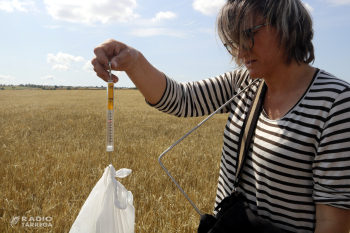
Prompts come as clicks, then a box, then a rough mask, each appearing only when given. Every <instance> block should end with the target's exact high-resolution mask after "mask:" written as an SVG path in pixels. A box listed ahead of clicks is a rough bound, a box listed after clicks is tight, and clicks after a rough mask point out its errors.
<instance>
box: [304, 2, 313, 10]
mask: <svg viewBox="0 0 350 233" xmlns="http://www.w3.org/2000/svg"><path fill="white" fill-rule="evenodd" d="M303 3H304V5H305V7H306V9H307V10H308V11H310V12H312V11H314V8H313V7H312V6H310V5H309V4H308V3H306V2H303Z"/></svg>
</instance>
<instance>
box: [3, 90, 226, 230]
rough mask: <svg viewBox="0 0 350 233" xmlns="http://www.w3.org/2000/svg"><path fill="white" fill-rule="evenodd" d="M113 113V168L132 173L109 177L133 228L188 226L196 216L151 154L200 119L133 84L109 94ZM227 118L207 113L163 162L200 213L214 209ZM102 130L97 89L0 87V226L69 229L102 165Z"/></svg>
mask: <svg viewBox="0 0 350 233" xmlns="http://www.w3.org/2000/svg"><path fill="white" fill-rule="evenodd" d="M114 114H115V141H114V146H115V150H114V152H113V153H112V164H113V166H114V167H115V169H116V170H118V169H120V168H129V169H132V174H131V175H129V176H128V177H126V178H123V179H118V181H119V182H121V183H122V184H123V185H124V186H125V187H126V188H127V189H128V190H130V191H131V192H132V193H133V195H134V206H135V210H136V225H135V232H147V233H148V232H164V233H171V232H196V229H197V226H198V222H199V218H200V216H199V214H198V213H197V212H196V211H195V210H194V208H193V207H192V206H191V205H190V203H189V202H188V201H187V200H186V199H185V198H184V196H183V195H182V194H181V192H180V191H179V190H178V189H177V187H176V186H175V184H174V183H172V181H171V180H170V178H169V177H168V176H167V175H166V173H165V172H164V171H163V169H162V168H161V166H160V165H159V163H158V157H159V155H160V154H161V153H162V152H163V151H164V150H166V149H167V148H168V147H169V146H171V145H172V144H173V143H174V142H175V141H177V140H178V139H179V138H181V137H182V136H183V135H184V134H186V133H187V132H188V131H189V130H191V129H192V128H193V127H195V126H196V125H197V124H198V123H200V122H201V121H202V120H203V119H204V118H203V117H197V118H178V117H175V116H171V115H168V114H164V113H162V112H159V111H158V110H156V109H154V108H152V107H150V106H148V105H147V104H146V103H145V100H144V98H143V97H142V96H141V94H140V93H139V92H138V91H137V90H116V91H115V112H114ZM227 117H228V115H227V114H219V115H216V116H214V117H213V118H212V119H210V120H209V121H208V122H207V123H205V124H204V125H203V126H202V127H200V128H199V129H198V130H197V131H195V132H194V133H193V134H191V135H190V136H189V137H188V138H186V139H185V140H184V141H183V142H181V143H180V144H179V145H178V146H176V147H175V148H174V149H173V150H172V151H170V152H169V153H168V154H167V155H165V156H164V158H163V163H164V165H165V166H166V167H167V168H168V169H169V171H170V173H171V174H172V175H173V176H174V178H175V179H176V180H177V181H178V182H179V183H180V185H181V187H182V188H183V189H184V190H185V192H186V193H187V195H188V196H189V197H190V198H191V199H192V201H193V202H194V203H195V204H196V205H197V207H198V208H199V209H200V210H201V212H202V213H212V211H213V207H214V202H215V196H216V186H217V180H218V175H219V165H220V159H221V148H222V143H223V130H224V127H225V124H226V120H227ZM105 134H106V91H104V90H101V91H96V90H95V91H76V90H70V91H66V90H57V91H41V90H37V91H33V90H22V91H11V90H2V91H0V164H1V169H0V179H1V181H0V232H69V230H70V227H71V226H72V224H73V222H74V220H75V218H76V217H77V215H78V213H79V211H80V209H81V207H82V205H83V204H84V201H85V200H86V198H87V197H88V195H89V193H90V191H91V190H92V188H93V187H94V185H95V184H96V183H97V181H98V180H99V179H100V178H101V176H102V174H103V171H104V169H105V167H107V166H108V165H109V157H108V153H107V152H106V139H105V137H106V136H105ZM15 217H20V219H19V220H18V219H17V220H18V221H17V222H16V218H15ZM22 217H26V218H27V221H29V219H30V217H33V218H36V217H40V218H42V219H45V221H46V220H51V221H48V222H49V223H50V224H51V225H52V226H47V227H35V226H34V227H30V226H28V225H27V226H26V225H25V223H26V222H25V221H23V219H22ZM47 217H48V218H47ZM42 221H43V220H42ZM11 223H12V224H11ZM23 223H24V224H23Z"/></svg>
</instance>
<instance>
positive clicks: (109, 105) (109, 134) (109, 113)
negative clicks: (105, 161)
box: [106, 80, 114, 151]
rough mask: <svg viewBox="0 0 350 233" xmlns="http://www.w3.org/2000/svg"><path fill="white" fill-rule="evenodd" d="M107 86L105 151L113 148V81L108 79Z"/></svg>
mask: <svg viewBox="0 0 350 233" xmlns="http://www.w3.org/2000/svg"><path fill="white" fill-rule="evenodd" d="M107 84H108V86H107V119H106V120H107V127H106V130H107V133H106V147H107V149H106V150H107V151H113V150H114V83H113V81H112V80H109V81H108V83H107Z"/></svg>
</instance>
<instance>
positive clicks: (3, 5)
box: [0, 0, 350, 87]
mask: <svg viewBox="0 0 350 233" xmlns="http://www.w3.org/2000/svg"><path fill="white" fill-rule="evenodd" d="M224 2H225V0H177V1H174V0H98V1H96V0H84V1H82V0H41V1H39V0H0V22H1V24H0V31H1V32H2V33H1V36H0V52H1V55H0V84H7V85H9V84H13V85H19V84H38V85H58V86H60V85H63V86H105V82H104V81H102V80H101V79H100V78H98V77H97V76H96V74H95V73H94V71H93V67H92V65H91V63H90V61H91V59H92V58H93V57H94V53H93V49H94V48H95V47H96V46H98V45H99V44H101V43H103V42H104V41H105V40H107V39H115V40H118V41H121V42H123V43H125V44H128V45H130V46H132V47H134V48H136V49H137V50H139V51H140V52H141V53H142V54H143V55H144V56H145V57H146V58H147V59H148V60H149V61H150V62H151V64H153V65H154V66H155V67H157V68H158V69H159V70H160V71H162V72H164V73H165V74H167V75H168V76H169V77H171V78H173V79H175V80H177V81H179V82H187V81H196V80H201V79H205V78H210V77H214V76H217V75H220V74H223V73H225V72H228V71H231V70H234V69H235V68H236V65H235V64H234V63H231V62H230V60H231V57H230V55H229V54H228V53H227V51H226V49H225V48H224V46H223V45H222V43H221V41H220V39H219V37H218V36H217V35H216V32H215V21H216V15H217V13H218V11H219V9H220V7H221V6H222V5H223V4H224ZM303 3H304V4H305V5H306V6H307V8H308V9H309V11H310V12H311V15H312V18H313V22H314V32H315V34H314V39H313V43H314V47H315V57H316V60H315V63H314V64H313V66H314V67H317V68H320V69H323V70H326V71H327V72H329V73H332V74H333V75H335V76H337V77H338V78H341V79H343V80H346V81H347V82H350V75H349V71H348V68H349V67H348V66H350V55H349V54H350V42H349V38H350V0H304V1H303ZM114 74H116V75H117V76H118V77H119V79H120V81H119V82H118V83H117V84H116V85H115V86H116V87H134V84H133V83H132V82H131V81H130V79H129V78H128V77H127V75H126V74H125V73H124V72H114Z"/></svg>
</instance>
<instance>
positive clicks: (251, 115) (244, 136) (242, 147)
mask: <svg viewBox="0 0 350 233" xmlns="http://www.w3.org/2000/svg"><path fill="white" fill-rule="evenodd" d="M266 89H267V87H266V84H265V82H264V80H262V82H260V84H259V86H258V90H257V92H256V94H255V96H254V98H253V100H252V103H251V105H250V107H249V110H248V113H247V116H246V118H245V119H244V122H243V126H242V129H241V133H240V135H239V140H238V148H237V152H238V154H237V164H236V179H235V181H234V183H233V190H232V193H235V192H236V189H237V187H238V184H239V179H240V178H241V176H242V171H243V166H244V164H245V160H246V158H247V154H248V151H249V149H250V143H251V140H252V137H253V134H254V131H255V128H256V125H257V123H258V119H259V115H260V112H261V108H262V104H263V101H264V96H265V92H266Z"/></svg>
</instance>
